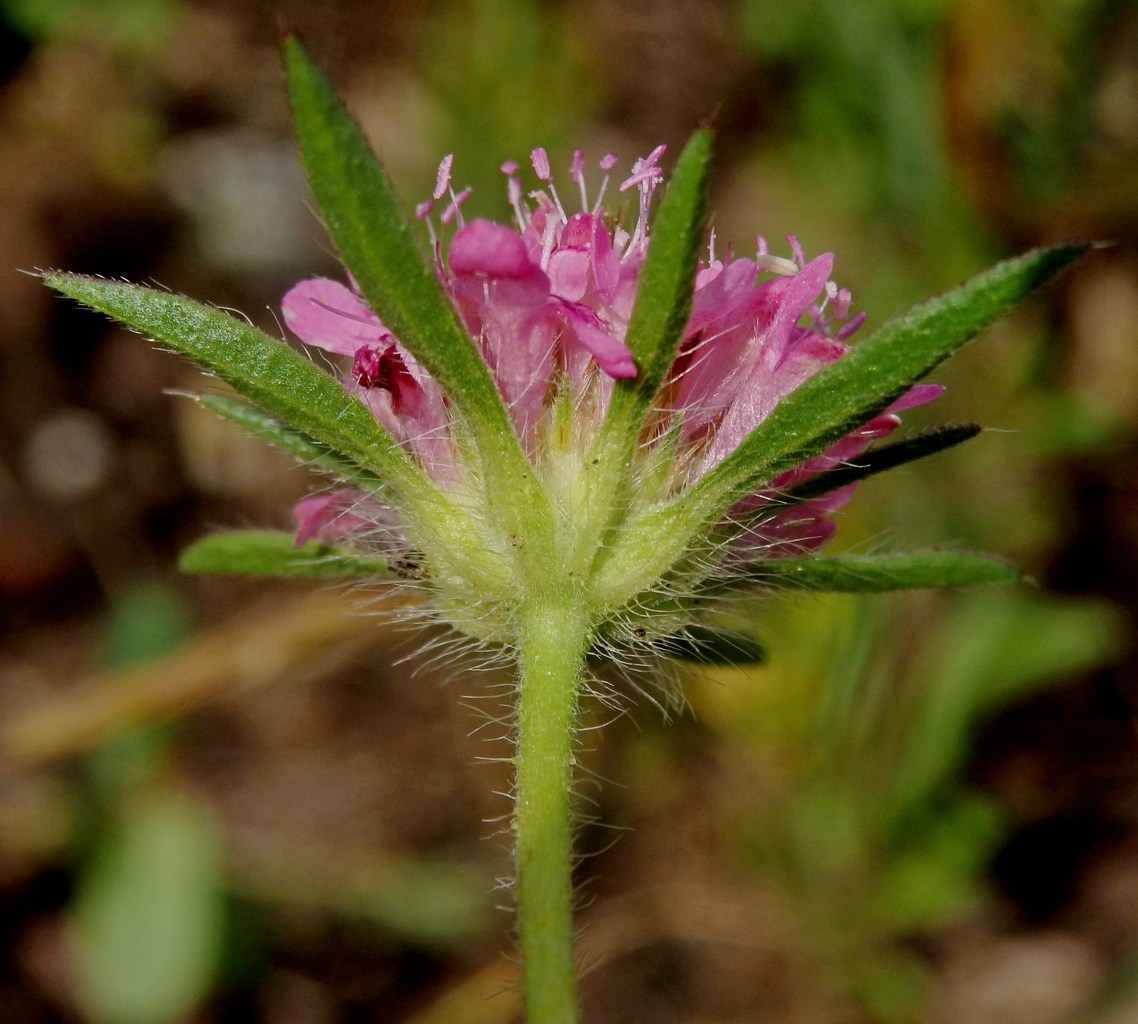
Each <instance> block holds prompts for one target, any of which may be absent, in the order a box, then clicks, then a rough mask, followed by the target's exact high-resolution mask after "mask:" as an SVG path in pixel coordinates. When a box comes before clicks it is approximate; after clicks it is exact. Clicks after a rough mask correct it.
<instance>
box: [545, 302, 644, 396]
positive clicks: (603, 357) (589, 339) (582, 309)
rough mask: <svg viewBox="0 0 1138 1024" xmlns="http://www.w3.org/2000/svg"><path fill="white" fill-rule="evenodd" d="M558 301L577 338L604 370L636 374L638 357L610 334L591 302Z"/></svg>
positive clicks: (630, 374) (612, 375) (625, 374)
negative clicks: (584, 303) (583, 303)
mask: <svg viewBox="0 0 1138 1024" xmlns="http://www.w3.org/2000/svg"><path fill="white" fill-rule="evenodd" d="M558 305H559V307H560V310H561V314H562V316H563V318H564V320H565V323H566V325H567V326H569V327H570V328H571V329H572V331H573V333H574V335H575V336H576V338H577V341H579V342H580V343H581V345H582V347H584V348H585V349H586V350H587V351H588V352H589V353H590V354H591V355H592V357H593V358H594V359H595V360H596V361H597V365H598V366H599V367H600V368H601V369H602V370H604V372H605V373H607V374H608V375H609V376H610V377H635V376H636V361H635V360H634V359H633V358H632V352H631V351H630V350H629V348H628V346H627V345H625V344H624V342H622V341H619V340H618V339H616V338H614V337H613V336H612V335H611V334H609V333H608V332H607V331H606V330H605V329H604V328H603V327H602V325H601V322H600V320H599V318H598V317H597V315H596V314H595V313H594V312H593V311H592V310H591V309H590V308H589V307H588V306H584V305H581V304H580V303H576V302H559V303H558Z"/></svg>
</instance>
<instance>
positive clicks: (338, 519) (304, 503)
mask: <svg viewBox="0 0 1138 1024" xmlns="http://www.w3.org/2000/svg"><path fill="white" fill-rule="evenodd" d="M365 497H366V495H365V494H364V492H363V491H360V490H357V489H356V488H354V487H344V488H341V489H340V490H338V491H330V492H328V493H327V494H313V495H310V496H309V497H307V498H301V499H300V501H298V502H297V503H296V504H295V505H294V506H293V508H292V518H293V521H294V522H295V523H296V527H297V529H296V539H295V540H294V541H293V544H294V545H295V546H296V547H298V548H299V547H303V546H304V545H305V544H307V543H308V542H309V541H310V540H314V539H319V540H336V539H337V538H339V537H346V536H348V535H349V534H352V533H361V532H362V531H364V530H367V529H370V528H371V523H370V522H369V521H368V520H367V519H364V518H363V517H362V516H358V515H355V514H354V513H353V512H352V511H350V510H351V509H353V508H355V507H356V506H357V505H358V504H359V502H360V501H361V500H362V499H363V498H365Z"/></svg>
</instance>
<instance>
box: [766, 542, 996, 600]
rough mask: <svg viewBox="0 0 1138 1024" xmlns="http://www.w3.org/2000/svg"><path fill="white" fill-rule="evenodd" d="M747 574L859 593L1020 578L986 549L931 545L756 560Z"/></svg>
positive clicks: (774, 583)
mask: <svg viewBox="0 0 1138 1024" xmlns="http://www.w3.org/2000/svg"><path fill="white" fill-rule="evenodd" d="M746 578H747V581H748V582H749V583H751V584H753V585H754V586H759V587H799V588H801V589H803V590H827V591H832V592H842V593H858V592H871V591H886V590H912V589H917V588H920V587H959V586H970V585H972V584H977V583H1014V582H1015V581H1016V580H1018V579H1019V570H1018V569H1016V568H1015V566H1013V565H1009V564H1008V563H1007V562H1004V561H1001V560H1000V559H998V558H988V557H985V556H984V555H962V554H957V553H956V552H954V551H926V552H921V553H918V554H912V555H832V556H828V557H820V558H782V559H777V560H775V561H771V562H753V563H751V564H750V565H749V566H748V569H747V576H746Z"/></svg>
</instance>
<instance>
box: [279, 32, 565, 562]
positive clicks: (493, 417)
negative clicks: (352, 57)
mask: <svg viewBox="0 0 1138 1024" xmlns="http://www.w3.org/2000/svg"><path fill="white" fill-rule="evenodd" d="M284 52H285V68H286V70H287V72H288V85H289V99H290V101H291V103H292V109H293V115H294V118H295V121H296V129H297V136H298V138H299V139H300V149H301V155H302V157H303V159H304V165H305V170H306V171H307V174H308V180H309V183H310V185H311V187H312V190H313V194H314V195H315V197H316V202H317V205H318V206H319V207H320V212H321V213H322V214H323V215H324V222H325V225H326V226H327V228H328V232H329V234H330V235H331V236H332V239H333V241H335V243H336V247H337V249H339V251H340V255H341V257H342V258H343V260H344V264H345V266H346V267H347V268H348V269H349V270H350V271H351V273H352V275H353V277H354V278H355V281H356V282H357V284H358V285H359V288H360V291H361V292H362V293H363V296H364V298H365V299H367V301H368V303H369V304H370V306H371V307H372V309H373V310H374V311H375V312H376V313H377V314H378V315H379V316H380V317H381V318H382V320H383V321H384V322H385V323H386V324H387V325H388V326H389V327H390V329H391V330H392V331H393V332H394V333H395V334H396V335H397V336H398V337H399V338H400V340H401V341H402V343H403V344H404V345H405V346H406V347H407V349H408V350H409V351H410V352H411V353H412V354H413V355H414V356H415V358H416V359H418V360H419V362H421V363H422V364H423V366H425V367H426V368H427V370H428V371H429V372H430V373H431V375H432V376H433V377H434V379H435V380H436V381H438V383H439V385H440V386H441V387H442V388H443V390H444V391H445V392H446V394H447V396H448V397H449V398H450V400H451V401H452V402H453V403H454V405H455V407H456V408H457V410H458V411H459V413H460V414H461V415H462V416H463V417H464V418H465V420H466V421H467V423H468V424H469V426H470V430H471V432H472V434H473V435H474V438H475V441H476V443H477V445H478V449H479V452H480V454H481V456H482V467H481V468H482V472H483V473H484V474H485V478H486V494H487V496H488V500H489V501H490V503H491V504H492V505H494V506H495V507H496V508H497V510H498V512H499V513H500V515H501V516H502V517H503V520H504V523H505V525H506V533H507V534H509V533H516V532H517V531H518V530H525V531H526V532H527V533H528V534H529V539H530V542H531V543H532V544H537V543H540V542H541V539H542V537H541V535H542V534H544V533H546V532H547V531H548V529H549V512H550V510H549V504H548V502H547V501H546V498H545V495H544V494H543V493H542V491H541V489H540V487H538V485H537V482H536V480H534V478H533V475H532V474H529V473H527V468H528V467H527V465H526V458H525V454H524V453H523V451H522V448H521V445H520V444H519V443H518V439H517V437H516V436H515V434H514V432H513V429H512V427H511V425H510V420H509V416H508V415H507V412H506V407H505V405H504V404H503V402H502V399H501V396H500V395H499V394H498V391H497V389H496V388H495V386H494V381H493V378H492V377H491V375H490V371H489V370H488V369H487V367H486V364H485V363H484V362H483V361H482V358H481V356H480V355H479V352H478V348H477V346H476V345H475V344H474V342H473V340H472V339H471V338H470V336H469V335H468V334H467V333H466V331H465V329H464V328H463V326H462V323H461V322H460V321H459V319H458V315H457V314H456V312H455V309H454V306H453V305H452V304H451V302H450V301H449V299H448V298H447V296H446V293H445V292H444V291H443V289H442V286H441V285H440V283H439V280H438V277H437V275H436V274H435V271H434V269H433V268H432V267H431V266H430V265H429V264H428V263H427V261H426V259H425V258H424V256H423V253H422V251H421V250H420V248H419V245H418V244H417V242H416V241H415V238H414V237H413V235H412V233H411V226H410V224H409V223H408V221H407V218H406V217H405V216H404V214H403V212H402V210H401V209H400V207H399V202H398V200H397V199H396V197H395V194H394V192H393V191H392V189H391V186H390V184H389V183H388V180H387V175H386V174H385V173H384V171H383V168H382V167H381V166H380V164H379V162H378V161H377V160H376V159H375V156H374V155H373V153H372V151H371V149H370V148H369V147H368V144H367V141H366V140H365V139H364V137H363V135H362V134H361V132H360V130H359V128H358V126H357V125H356V123H355V122H354V121H353V120H352V119H351V117H350V116H349V115H348V112H347V111H346V110H345V109H344V107H343V104H342V103H341V102H340V100H339V98H338V97H337V96H336V94H335V92H334V91H333V89H332V87H331V85H329V83H328V81H327V79H326V78H325V77H324V76H323V74H321V72H320V70H319V69H318V68H317V67H316V65H315V64H313V63H312V61H311V60H310V59H309V57H308V55H307V54H306V53H305V52H304V48H303V47H302V46H301V45H300V44H299V42H297V40H295V39H293V38H288V39H286V40H285V50H284Z"/></svg>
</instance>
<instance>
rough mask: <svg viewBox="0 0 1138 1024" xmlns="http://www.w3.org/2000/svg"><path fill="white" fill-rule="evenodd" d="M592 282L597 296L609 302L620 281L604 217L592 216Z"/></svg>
mask: <svg viewBox="0 0 1138 1024" xmlns="http://www.w3.org/2000/svg"><path fill="white" fill-rule="evenodd" d="M592 256H593V283H594V285H595V287H596V290H597V295H598V297H599V298H600V299H601V300H602V301H604V302H611V301H612V300H613V297H614V295H615V294H616V288H617V284H618V283H619V281H620V266H619V264H618V263H617V260H616V253H614V252H613V251H612V240H611V239H610V238H609V233H608V231H606V230H605V225H604V219H603V218H601V217H594V218H593V252H592Z"/></svg>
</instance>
